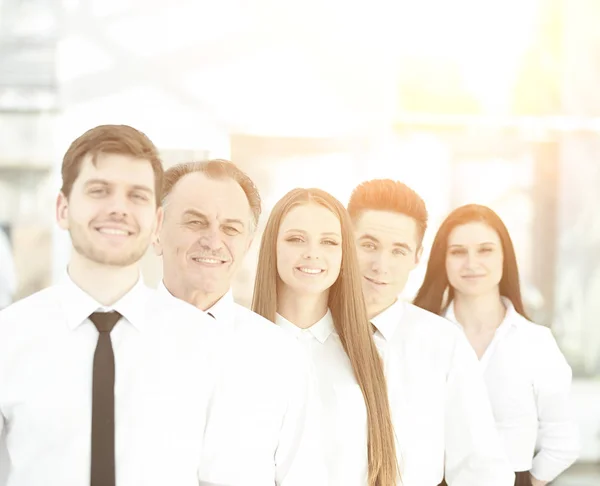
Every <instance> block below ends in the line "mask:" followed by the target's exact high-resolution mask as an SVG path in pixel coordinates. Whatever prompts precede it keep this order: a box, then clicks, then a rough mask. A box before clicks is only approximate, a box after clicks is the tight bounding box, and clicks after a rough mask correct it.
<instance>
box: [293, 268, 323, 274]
mask: <svg viewBox="0 0 600 486" xmlns="http://www.w3.org/2000/svg"><path fill="white" fill-rule="evenodd" d="M296 270H298V271H299V272H301V273H304V274H306V275H320V274H322V273H324V272H325V270H324V269H322V268H310V267H296Z"/></svg>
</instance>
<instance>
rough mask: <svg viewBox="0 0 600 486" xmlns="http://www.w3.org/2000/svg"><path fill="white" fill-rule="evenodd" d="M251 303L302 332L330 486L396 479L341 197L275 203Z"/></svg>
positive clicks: (378, 485)
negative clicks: (313, 379) (315, 397)
mask: <svg viewBox="0 0 600 486" xmlns="http://www.w3.org/2000/svg"><path fill="white" fill-rule="evenodd" d="M252 308H253V310H254V312H257V313H258V314H260V315H262V316H263V317H265V318H267V319H269V320H271V321H273V322H275V323H276V324H278V325H279V326H281V327H282V328H284V329H286V330H288V331H289V332H290V333H292V334H293V335H295V336H296V337H297V338H298V340H299V341H301V343H302V344H303V347H304V349H305V350H306V352H307V353H308V355H309V357H310V360H311V364H312V366H313V371H314V373H315V381H316V386H317V387H318V392H317V393H318V396H319V422H320V432H321V434H322V435H321V437H322V447H324V449H325V451H324V456H325V457H324V459H325V464H326V467H327V475H328V478H329V484H331V485H332V486H333V485H335V486H337V485H344V486H367V485H368V486H395V485H396V484H397V483H398V480H399V471H398V467H397V462H396V454H395V440H394V431H393V427H392V421H391V417H390V410H389V404H388V397H387V388H386V383H385V378H384V370H383V366H382V362H381V360H380V358H379V356H378V353H377V349H376V347H375V345H374V343H373V339H372V331H371V325H370V324H369V320H368V318H367V313H366V308H365V304H364V301H363V297H362V288H361V277H360V274H359V271H358V266H357V261H356V247H355V245H354V237H353V234H352V226H351V223H350V219H349V216H348V213H347V212H346V210H345V208H344V207H343V206H342V204H341V203H340V202H339V201H337V200H336V199H335V198H334V197H333V196H331V195H330V194H328V193H326V192H325V191H322V190H319V189H294V190H293V191H291V192H289V193H288V194H286V195H285V196H284V197H283V198H282V199H281V200H280V201H279V202H278V203H277V204H276V205H275V207H274V208H273V211H272V212H271V215H270V217H269V220H268V222H267V226H266V228H265V232H264V234H263V238H262V242H261V248H260V254H259V260H258V269H257V275H256V283H255V289H254V299H253V303H252Z"/></svg>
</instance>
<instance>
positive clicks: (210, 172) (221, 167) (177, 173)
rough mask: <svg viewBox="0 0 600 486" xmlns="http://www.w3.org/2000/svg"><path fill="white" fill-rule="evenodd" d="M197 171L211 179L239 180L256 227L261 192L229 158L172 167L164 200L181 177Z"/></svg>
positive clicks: (168, 174) (260, 208)
mask: <svg viewBox="0 0 600 486" xmlns="http://www.w3.org/2000/svg"><path fill="white" fill-rule="evenodd" d="M195 172H200V173H202V174H204V175H206V177H209V178H211V179H225V178H230V179H233V180H234V181H235V182H237V183H238V184H239V185H240V187H241V188H242V189H243V191H244V194H246V197H247V198H248V204H250V209H251V211H252V219H253V221H252V223H253V225H254V228H253V229H256V227H257V225H258V219H259V218H260V213H261V211H262V203H261V199H260V194H259V192H258V189H257V188H256V185H255V184H254V182H252V179H250V177H248V175H247V174H246V173H245V172H243V171H242V170H240V168H239V167H238V166H236V165H235V164H234V163H233V162H230V161H229V160H224V159H212V160H207V161H204V162H185V163H183V164H177V165H174V166H172V167H170V168H169V169H168V170H167V171H166V172H165V183H164V187H163V202H164V200H165V199H166V198H167V196H168V195H169V194H170V193H171V191H172V190H173V187H175V184H177V182H179V180H180V179H182V178H183V177H185V176H186V175H188V174H194V173H195Z"/></svg>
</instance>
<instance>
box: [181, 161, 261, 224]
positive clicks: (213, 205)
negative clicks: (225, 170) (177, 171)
mask: <svg viewBox="0 0 600 486" xmlns="http://www.w3.org/2000/svg"><path fill="white" fill-rule="evenodd" d="M171 205H172V206H175V207H177V208H178V209H179V210H185V209H196V210H198V211H200V212H202V213H204V214H206V215H207V216H210V217H216V218H239V219H242V218H247V217H248V212H249V211H250V203H249V202H248V198H247V197H246V193H245V192H244V190H243V189H242V187H241V186H240V185H239V184H238V183H237V182H236V181H234V180H233V179H231V178H229V177H226V178H223V179H211V178H209V177H207V176H206V175H204V174H202V173H201V172H194V173H192V174H188V175H185V176H183V177H182V178H181V179H180V180H179V181H178V182H177V183H176V184H175V187H174V188H173V190H172V191H171V194H170V195H169V206H171Z"/></svg>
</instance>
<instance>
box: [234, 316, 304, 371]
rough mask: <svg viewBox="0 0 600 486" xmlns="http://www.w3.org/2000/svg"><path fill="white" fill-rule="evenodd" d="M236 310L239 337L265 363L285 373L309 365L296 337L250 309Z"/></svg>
mask: <svg viewBox="0 0 600 486" xmlns="http://www.w3.org/2000/svg"><path fill="white" fill-rule="evenodd" d="M235 307H236V335H237V338H238V341H239V342H240V344H241V345H242V346H244V348H247V347H248V346H251V347H252V349H253V352H255V353H257V354H260V355H261V360H262V361H263V362H269V363H270V366H274V367H275V368H277V369H278V372H281V373H289V372H291V370H295V371H294V372H296V371H298V370H302V369H303V368H304V367H305V366H308V365H307V364H306V362H305V361H306V360H305V356H306V355H305V353H304V352H303V350H302V347H301V346H300V343H298V341H297V339H296V338H295V337H294V336H292V335H291V334H290V333H289V332H286V331H284V330H283V329H281V328H280V327H279V326H278V325H277V324H275V323H274V322H271V321H269V320H268V319H265V318H264V317H263V316H261V315H259V314H257V313H256V312H253V311H252V310H250V309H248V308H247V307H244V306H242V305H239V304H235Z"/></svg>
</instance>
